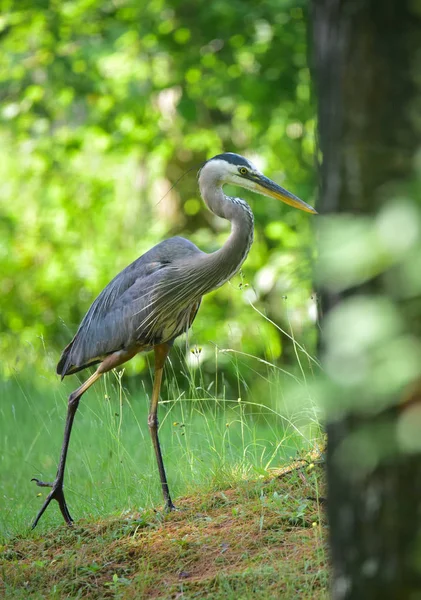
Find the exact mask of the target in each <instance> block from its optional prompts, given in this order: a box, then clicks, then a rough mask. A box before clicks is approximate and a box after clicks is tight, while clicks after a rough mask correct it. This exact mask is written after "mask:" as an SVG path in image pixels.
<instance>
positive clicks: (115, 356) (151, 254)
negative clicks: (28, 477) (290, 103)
mask: <svg viewBox="0 0 421 600" xmlns="http://www.w3.org/2000/svg"><path fill="white" fill-rule="evenodd" d="M224 183H233V184H237V185H240V186H242V187H245V188H247V189H251V190H253V191H256V192H259V193H262V194H265V195H269V196H272V197H275V198H279V199H281V200H283V201H284V202H286V203H288V204H291V205H293V206H296V207H297V208H300V209H301V210H305V211H307V212H313V213H314V212H315V210H314V209H313V208H312V207H310V206H309V205H307V204H305V203H304V202H302V200H299V199H298V198H297V197H296V196H294V195H293V194H290V193H289V192H287V191H286V190H284V189H283V188H281V187H280V186H278V185H277V184H275V183H273V182H272V181H270V180H269V179H267V178H266V177H265V176H264V175H262V173H260V172H259V171H258V170H257V169H256V167H254V165H253V164H252V163H250V162H249V161H248V160H247V159H245V158H243V157H242V156H239V155H237V154H232V153H225V154H221V155H218V156H216V157H214V158H213V159H211V160H209V161H207V162H206V163H205V165H204V166H203V167H202V169H201V171H200V174H199V186H200V191H201V194H202V197H203V199H204V201H205V203H206V204H207V206H208V208H209V209H210V210H211V211H212V212H213V213H214V214H216V215H218V216H219V217H222V218H224V219H227V220H229V221H230V222H231V234H230V236H229V237H228V239H227V241H226V242H225V244H224V245H223V246H222V248H220V249H219V250H217V251H216V252H212V253H210V254H207V253H205V252H203V251H202V250H200V249H199V248H198V247H197V246H195V245H194V244H193V243H192V242H190V241H188V240H186V239H184V238H181V237H173V238H170V239H168V240H165V241H163V242H161V243H159V244H157V245H156V246H154V247H153V248H152V249H151V250H149V251H148V252H146V253H145V254H143V255H142V256H141V257H140V258H138V259H137V260H135V261H134V262H133V263H132V264H130V265H129V266H128V267H126V268H125V269H124V270H123V271H121V272H120V273H119V274H118V275H117V276H116V277H115V278H114V279H113V280H112V281H111V282H110V283H109V284H108V285H107V287H106V288H105V289H104V290H103V291H102V292H101V293H100V294H99V296H98V297H97V299H96V300H95V301H94V302H93V304H92V306H91V307H90V308H89V310H88V312H87V313H86V315H85V317H84V318H83V320H82V322H81V324H80V326H79V329H78V331H77V332H76V335H75V337H74V338H73V340H72V341H71V342H70V344H69V345H68V346H67V347H66V348H65V349H64V351H63V354H62V356H61V358H60V361H59V363H58V365H57V373H58V374H59V375H61V376H62V378H63V377H65V376H66V375H71V374H73V373H76V372H78V371H81V370H82V369H85V368H86V367H89V366H92V365H95V364H98V363H99V366H98V368H97V370H96V371H95V373H94V374H93V375H91V377H89V378H88V379H87V381H86V382H85V383H84V384H82V385H81V386H80V387H79V388H78V389H77V390H75V392H73V393H72V394H71V395H70V397H69V408H68V414H67V419H66V428H65V435H64V441H63V447H62V452H61V457H60V462H59V467H58V471H57V475H56V479H55V481H54V482H53V483H44V482H42V481H39V480H37V479H36V480H35V481H36V482H37V484H38V485H40V486H41V487H44V486H49V487H52V488H53V489H52V491H51V492H50V494H49V495H48V496H47V499H46V500H45V502H44V504H43V506H42V508H41V510H40V511H39V513H38V515H37V518H36V519H35V522H34V524H33V527H35V525H36V524H37V522H38V520H39V519H40V517H41V516H42V514H43V512H44V511H45V509H46V508H47V506H48V504H49V503H50V501H51V500H52V499H55V500H57V502H58V503H59V506H60V509H61V512H62V514H63V517H64V519H65V520H66V522H67V523H68V524H69V525H70V524H71V523H72V519H71V517H70V514H69V511H68V509H67V505H66V502H65V499H64V493H63V480H64V468H65V463H66V457H67V450H68V445H69V440H70V433H71V429H72V425H73V419H74V416H75V413H76V410H77V407H78V404H79V400H80V398H81V396H82V395H83V393H84V392H85V391H86V390H87V389H88V388H89V387H90V386H91V385H92V384H93V383H94V382H95V381H96V380H97V379H99V377H101V375H102V374H103V373H106V372H107V371H109V370H111V369H113V368H115V367H117V366H119V365H120V364H123V363H124V362H126V361H128V360H130V359H131V358H132V357H133V356H134V355H135V354H137V353H139V352H144V351H148V350H152V349H153V350H154V351H155V381H154V389H153V393H152V399H151V409H150V413H149V419H148V424H149V428H150V431H151V436H152V441H153V444H154V448H155V452H156V458H157V462H158V469H159V474H160V479H161V485H162V490H163V494H164V499H165V503H166V507H167V508H168V509H171V508H173V504H172V501H171V497H170V494H169V489H168V483H167V479H166V474H165V470H164V464H163V460H162V455H161V449H160V445H159V440H158V420H157V406H158V400H159V391H160V387H161V379H162V372H163V366H164V363H165V360H166V357H167V355H168V352H169V349H170V348H171V346H172V343H173V341H174V340H175V339H176V338H177V337H178V336H179V335H181V334H182V333H185V332H186V331H187V330H188V329H189V327H190V326H191V324H192V322H193V320H194V318H195V316H196V314H197V311H198V308H199V306H200V302H201V299H202V296H203V295H204V294H207V293H208V292H210V291H211V290H214V289H216V288H218V287H220V286H221V285H223V284H224V283H225V282H226V281H228V280H229V279H230V278H231V277H232V276H233V275H234V274H235V273H236V272H237V271H238V270H239V268H240V267H241V265H242V263H243V262H244V260H245V258H246V257H247V254H248V252H249V250H250V247H251V244H252V242H253V225H254V220H253V213H252V211H251V209H250V207H249V205H248V204H247V203H246V202H245V201H244V200H242V199H240V198H233V197H230V196H226V195H225V194H224V192H223V190H222V186H223V184H224Z"/></svg>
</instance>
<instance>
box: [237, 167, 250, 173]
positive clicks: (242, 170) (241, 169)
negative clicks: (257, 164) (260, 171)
mask: <svg viewBox="0 0 421 600" xmlns="http://www.w3.org/2000/svg"><path fill="white" fill-rule="evenodd" d="M238 172H239V173H240V175H247V173H248V170H247V169H246V167H240V168H239V169H238Z"/></svg>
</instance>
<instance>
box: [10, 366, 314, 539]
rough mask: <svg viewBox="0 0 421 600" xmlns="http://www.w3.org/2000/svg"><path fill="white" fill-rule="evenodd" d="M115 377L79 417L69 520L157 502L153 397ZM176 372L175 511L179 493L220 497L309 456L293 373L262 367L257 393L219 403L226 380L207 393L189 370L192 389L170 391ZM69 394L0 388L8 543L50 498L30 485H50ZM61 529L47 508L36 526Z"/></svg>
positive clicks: (307, 417) (170, 396) (171, 437)
mask: <svg viewBox="0 0 421 600" xmlns="http://www.w3.org/2000/svg"><path fill="white" fill-rule="evenodd" d="M232 360H235V361H238V365H237V366H238V369H239V372H240V370H241V368H242V364H241V360H242V357H241V356H237V357H234V358H232ZM236 364H237V362H236ZM81 375H82V376H83V377H84V376H85V373H82V374H81ZM121 375H122V372H120V373H111V374H109V375H108V376H106V377H104V378H103V379H102V380H100V381H99V382H98V383H97V384H96V385H95V386H93V388H92V389H91V390H89V391H88V392H87V393H86V394H85V396H84V397H83V398H82V401H81V405H80V408H79V410H78V413H77V415H76V419H75V425H74V429H73V433H72V439H71V443H70V450H69V455H68V461H67V469H66V477H65V491H66V498H67V502H68V505H69V509H70V512H71V514H72V516H73V518H74V519H75V520H76V521H77V520H78V519H81V518H85V519H91V520H97V519H100V518H104V517H105V516H107V515H124V514H125V512H126V511H133V510H135V511H136V510H137V511H141V510H143V509H145V508H151V507H153V506H160V505H161V503H162V498H161V490H160V485H159V478H158V473H157V469H156V463H155V457H154V454H153V449H152V444H151V442H150V438H149V431H148V427H147V413H148V402H149V400H148V395H147V393H146V391H145V389H142V388H140V389H136V390H135V391H133V390H131V391H128V390H127V389H126V387H125V385H127V382H126V380H125V377H121ZM173 375H174V373H172V368H171V366H169V368H168V369H166V383H165V385H164V386H163V390H162V397H163V402H162V403H161V405H160V408H159V417H160V440H161V444H162V448H163V454H164V462H165V466H166V469H167V474H168V479H169V484H170V489H171V491H172V495H173V499H174V501H175V502H176V500H177V498H178V497H179V496H185V495H186V494H189V493H193V492H198V491H199V490H204V491H209V490H213V489H224V488H228V487H231V486H233V485H236V484H237V483H238V482H239V481H241V480H244V479H253V478H257V477H259V476H263V475H267V473H268V472H269V470H270V469H271V468H277V467H280V466H282V465H283V464H285V463H287V462H288V461H289V460H290V459H291V457H295V456H296V455H297V454H299V453H301V452H305V451H308V450H311V449H312V448H313V447H314V444H315V443H317V441H318V440H319V439H320V428H319V425H318V423H317V419H316V417H315V409H314V406H313V405H312V403H311V402H310V401H309V399H308V397H307V398H305V400H304V404H299V403H297V407H296V408H294V409H291V408H290V407H289V405H288V403H287V402H286V400H285V394H286V393H287V392H285V391H284V390H285V389H287V388H285V385H286V384H285V381H284V380H285V379H286V380H290V379H291V376H290V375H289V374H286V375H285V374H283V373H282V372H280V370H279V369H278V370H277V369H276V368H275V367H273V366H272V365H270V364H269V363H268V366H267V374H266V375H264V376H262V375H257V376H256V385H255V389H254V391H253V392H252V391H251V390H244V386H243V385H242V382H241V379H240V378H239V385H238V396H240V395H242V396H243V397H242V399H241V400H239V398H238V396H236V397H226V395H225V393H224V389H223V384H222V383H221V382H219V388H221V389H218V381H215V382H213V384H212V385H211V386H208V388H207V389H206V388H205V387H204V383H203V378H202V374H201V371H200V369H197V370H191V371H187V370H186V373H185V379H186V389H187V390H188V391H187V392H186V391H182V390H180V389H179V388H178V387H177V386H176V385H175V384H174V381H175V377H174V376H173ZM297 381H298V382H299V386H301V392H302V395H303V394H304V396H305V394H306V382H305V377H303V376H302V374H300V379H298V380H297ZM34 382H35V383H34ZM147 383H148V389H149V385H150V378H149V380H148V381H147ZM294 385H295V386H296V387H297V385H298V384H297V383H296V382H295V383H294ZM76 386H77V377H75V376H74V377H71V378H68V379H66V381H65V382H64V383H60V382H59V381H58V379H57V378H55V377H54V376H53V375H51V376H47V377H46V378H43V379H40V378H38V379H37V378H36V377H32V378H29V379H26V380H24V379H21V378H20V379H11V380H9V381H7V382H2V383H0V394H1V404H0V433H1V437H0V462H1V474H2V476H1V478H0V535H1V536H2V537H3V539H7V538H8V537H9V536H11V535H17V534H23V533H25V532H26V531H27V529H28V526H29V525H30V523H31V521H32V519H33V518H34V517H35V515H36V514H37V511H38V509H39V508H40V506H41V503H42V501H43V498H44V497H45V495H46V493H47V492H48V490H46V489H42V488H38V487H36V486H35V484H34V483H31V481H30V480H31V478H32V477H37V478H40V479H44V480H47V481H51V480H52V479H54V476H55V472H56V465H57V461H58V457H59V452H60V447H61V443H62V435H63V427H64V420H65V414H66V409H67V394H68V393H69V392H70V391H71V390H72V389H74V388H75V387H76ZM216 396H217V398H216ZM61 522H62V517H61V515H60V513H59V510H58V507H57V505H56V504H55V503H53V504H52V505H51V506H50V507H49V509H48V510H47V512H46V513H45V515H44V516H43V518H42V520H41V522H40V524H39V525H38V527H39V530H40V531H41V532H47V531H50V530H51V527H53V526H56V525H59V524H60V523H61Z"/></svg>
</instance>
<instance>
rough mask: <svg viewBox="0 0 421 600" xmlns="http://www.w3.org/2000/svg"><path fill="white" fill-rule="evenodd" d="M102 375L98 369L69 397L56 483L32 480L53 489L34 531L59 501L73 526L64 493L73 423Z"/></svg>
mask: <svg viewBox="0 0 421 600" xmlns="http://www.w3.org/2000/svg"><path fill="white" fill-rule="evenodd" d="M101 375H102V371H100V370H99V369H98V370H97V371H95V373H94V374H93V375H91V376H90V377H89V379H87V380H86V381H85V383H83V384H82V385H81V386H80V387H78V388H77V390H75V391H74V392H72V393H71V394H70V396H69V401H68V405H67V416H66V425H65V427H64V438H63V445H62V447H61V454H60V461H59V464H58V469H57V474H56V478H55V480H54V482H52V483H49V482H44V481H40V480H39V479H35V478H34V479H32V480H31V481H35V482H36V484H37V485H39V486H40V487H51V488H53V489H52V490H51V492H50V493H49V494H48V496H47V498H46V499H45V502H44V504H43V505H42V507H41V510H40V511H39V513H38V514H37V516H36V519H35V521H34V522H33V524H32V529H34V527H36V526H37V524H38V521H39V520H40V518H41V517H42V515H43V514H44V512H45V510H46V508H47V506H48V505H49V504H50V502H51V500H57V502H58V505H59V507H60V510H61V514H62V515H63V517H64V520H65V521H66V523H67V524H68V525H72V523H73V519H72V517H71V516H70V513H69V510H68V508H67V504H66V500H65V498H64V492H63V480H64V469H65V466H66V457H67V450H68V449H69V442H70V434H71V433H72V426H73V421H74V418H75V414H76V411H77V408H78V406H79V400H80V399H81V397H82V395H83V394H84V393H85V392H86V390H87V389H88V388H90V387H91V385H92V384H93V383H95V381H96V380H97V379H99V378H100V377H101Z"/></svg>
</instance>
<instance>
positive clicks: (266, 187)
mask: <svg viewBox="0 0 421 600" xmlns="http://www.w3.org/2000/svg"><path fill="white" fill-rule="evenodd" d="M225 183H230V184H233V185H239V186H241V187H243V188H246V189H247V190H251V191H252V192H256V193H258V194H263V195H264V196H269V197H270V198H276V199H277V200H281V201H282V202H285V203H286V204H289V205H290V206H294V207H295V208H299V209H300V210H304V211H306V212H309V213H313V214H317V211H316V210H314V208H313V207H312V206H310V205H309V204H306V203H305V202H303V201H302V200H300V199H299V198H297V196H294V194H291V192H288V190H286V189H284V188H283V187H281V186H280V185H278V184H277V183H275V182H274V181H272V180H270V179H269V178H268V177H265V175H263V173H261V172H260V171H259V169H257V168H256V167H255V165H253V163H252V162H250V161H249V160H247V158H244V157H243V156H240V155H239V154H234V153H233V152H225V153H224V154H218V155H217V156H214V157H213V158H211V159H210V160H208V161H207V162H206V163H205V164H204V165H203V167H202V168H201V170H200V173H199V184H200V187H201V188H202V189H203V191H205V187H206V186H207V185H212V184H213V185H224V184H225Z"/></svg>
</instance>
